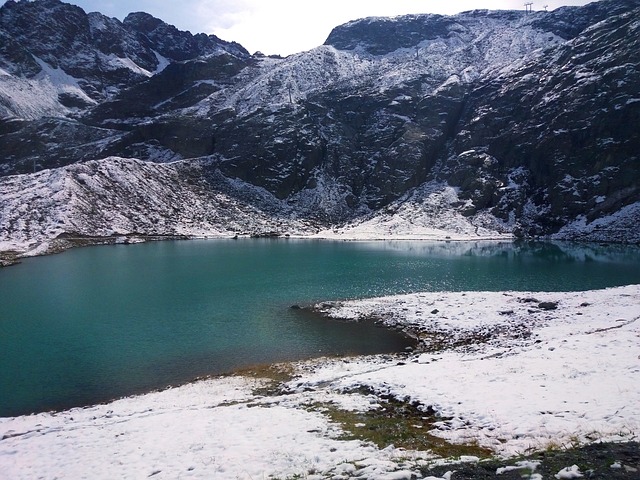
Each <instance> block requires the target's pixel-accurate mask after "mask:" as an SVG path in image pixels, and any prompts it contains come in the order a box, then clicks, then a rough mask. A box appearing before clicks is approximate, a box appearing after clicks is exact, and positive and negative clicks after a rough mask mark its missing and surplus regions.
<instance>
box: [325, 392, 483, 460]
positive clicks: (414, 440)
mask: <svg viewBox="0 0 640 480" xmlns="http://www.w3.org/2000/svg"><path fill="white" fill-rule="evenodd" d="M380 404H381V405H382V408H376V409H372V410H369V411H366V412H357V411H348V410H343V409H340V408H338V407H337V406H336V405H334V404H316V405H315V406H314V409H316V410H319V411H321V412H322V413H324V414H325V415H327V416H328V417H329V418H330V419H331V420H332V421H333V422H335V423H337V424H339V425H340V426H341V428H342V429H343V431H344V432H345V433H344V435H343V436H342V438H343V439H345V440H362V441H369V442H372V443H374V444H375V445H377V446H378V447H379V448H381V449H382V448H386V447H388V446H389V445H394V446H395V447H396V448H404V449H407V450H419V451H430V452H432V453H433V454H435V455H438V456H440V457H444V458H459V457H461V456H476V457H479V458H489V457H491V455H492V453H493V452H492V451H491V450H489V449H488V448H484V447H481V446H480V445H478V443H477V442H474V441H471V442H469V443H467V444H464V445H457V444H452V443H449V442H447V441H446V440H444V439H442V438H440V437H437V436H435V435H432V434H430V433H429V430H431V429H432V428H433V427H434V423H435V422H437V421H441V420H442V418H440V417H437V416H436V415H435V412H432V411H429V409H428V408H427V409H426V411H424V410H422V409H420V408H419V407H418V406H417V405H414V404H411V403H408V402H405V401H401V400H398V399H394V398H385V399H381V400H380Z"/></svg>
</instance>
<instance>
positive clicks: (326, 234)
mask: <svg viewBox="0 0 640 480" xmlns="http://www.w3.org/2000/svg"><path fill="white" fill-rule="evenodd" d="M445 233H446V234H445ZM247 239H269V240H279V241H288V240H314V241H329V242H396V241H397V242H434V243H473V242H489V243H517V242H541V243H560V244H575V245H608V244H610V245H618V246H628V247H634V246H638V244H636V243H629V242H626V243H625V242H616V241H613V240H612V241H608V242H604V241H600V240H598V241H596V240H593V241H589V240H563V239H554V238H551V237H531V238H529V237H527V238H519V237H516V236H514V235H512V234H496V235H459V234H453V233H450V232H443V234H437V235H433V234H406V235H393V236H390V235H385V234H384V233H378V234H375V233H374V232H369V233H367V234H365V235H347V234H340V233H335V234H334V233H333V232H330V231H329V230H324V231H321V232H318V233H310V234H306V235H302V234H289V233H276V232H262V233H246V232H245V233H230V234H220V235H210V236H203V235H186V234H184V235H183V234H166V235H161V234H138V233H128V234H114V235H107V236H94V235H84V234H61V235H59V236H57V237H55V238H52V239H47V240H44V241H42V242H40V243H36V244H35V245H31V246H28V247H27V246H25V245H23V244H18V243H15V242H9V241H4V242H0V268H3V267H8V266H12V265H17V264H19V263H21V261H22V260H23V259H26V258H33V257H39V256H47V255H55V254H58V253H64V252H66V251H68V250H72V249H75V248H84V247H95V246H103V245H133V244H138V243H148V242H158V241H175V240H185V241H187V240H211V241H215V240H247Z"/></svg>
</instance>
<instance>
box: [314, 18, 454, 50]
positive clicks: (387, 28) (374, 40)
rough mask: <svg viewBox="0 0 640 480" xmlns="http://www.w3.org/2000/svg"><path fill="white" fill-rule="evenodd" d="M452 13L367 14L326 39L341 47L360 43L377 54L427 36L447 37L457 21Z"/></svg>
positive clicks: (363, 47)
mask: <svg viewBox="0 0 640 480" xmlns="http://www.w3.org/2000/svg"><path fill="white" fill-rule="evenodd" d="M455 23H456V22H455V21H454V20H453V19H452V18H451V17H444V16H441V15H407V16H404V17H398V18H365V19H362V20H357V21H354V22H349V23H347V24H345V25H341V26H339V27H336V28H334V29H333V30H332V31H331V33H330V34H329V37H328V38H327V40H326V41H325V45H331V46H332V47H335V48H337V49H339V50H353V49H356V48H358V47H360V48H361V49H362V50H364V51H365V52H367V53H371V54H373V55H384V54H385V53H390V52H393V51H395V50H397V49H399V48H412V47H414V46H415V45H417V44H418V43H420V42H421V41H423V40H433V39H435V38H439V37H446V36H447V35H448V34H449V28H450V27H452V26H453V25H455Z"/></svg>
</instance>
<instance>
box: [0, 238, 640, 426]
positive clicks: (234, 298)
mask: <svg viewBox="0 0 640 480" xmlns="http://www.w3.org/2000/svg"><path fill="white" fill-rule="evenodd" d="M634 283H640V248H638V247H633V246H632V247H625V246H600V245H574V244H562V243H557V244H551V243H475V242H469V243H456V242H450V243H445V242H439V243H436V242H408V241H404V242H391V241H389V242H337V241H313V240H293V239H287V240H285V239H240V240H201V241H200V240H193V241H167V242H154V243H147V244H139V245H114V246H104V247H91V248H82V249H75V250H71V251H68V252H65V253H63V254H60V255H53V256H48V257H40V258H32V259H27V260H25V261H24V262H23V263H22V264H20V265H17V266H13V267H9V268H4V269H0V352H2V361H1V363H0V416H13V415H18V414H24V413H30V412H37V411H43V410H48V409H60V408H67V407H72V406H81V405H87V404H92V403H97V402H102V401H107V400H110V399H113V398H117V397H119V396H124V395H129V394H133V393H139V392H144V391H149V390H152V389H156V388H162V387H165V386H167V385H175V384H180V383H184V382H187V381H190V380H192V379H194V378H196V377H199V376H204V375H211V374H220V373H225V372H230V371H232V370H234V369H238V368H242V367H246V366H250V365H255V364H261V363H268V362H276V361H285V360H293V359H304V358H310V357H317V356H322V355H345V354H369V353H384V352H395V351H400V350H402V349H404V348H405V347H406V346H407V345H408V340H407V339H406V338H404V337H402V336H401V335H399V334H397V333H394V332H389V331H387V330H385V329H382V328H379V327H375V326H373V325H368V324H367V325H362V324H350V323H343V322H339V321H335V320H327V319H323V318H320V317H317V316H313V315H310V314H308V313H305V312H304V311H300V310H296V309H292V308H290V307H291V306H292V305H294V304H295V305H309V304H311V303H313V302H317V301H322V300H337V299H349V298H363V297H372V296H380V295H389V294H397V293H408V292H414V291H443V290H450V291H460V290H494V291H497V290H534V291H535V290H555V291H568V290H585V289H595V288H604V287H610V286H618V285H626V284H634Z"/></svg>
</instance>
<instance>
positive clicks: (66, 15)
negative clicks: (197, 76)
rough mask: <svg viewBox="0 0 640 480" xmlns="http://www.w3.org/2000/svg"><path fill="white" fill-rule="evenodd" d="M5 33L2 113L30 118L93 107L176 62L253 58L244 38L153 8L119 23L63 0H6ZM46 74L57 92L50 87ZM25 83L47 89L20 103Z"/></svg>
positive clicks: (0, 12)
mask: <svg viewBox="0 0 640 480" xmlns="http://www.w3.org/2000/svg"><path fill="white" fill-rule="evenodd" d="M0 39H2V40H3V46H0V68H1V69H2V71H3V72H4V73H6V74H7V75H2V76H1V77H0V80H3V83H4V85H3V90H2V91H0V104H4V108H3V110H2V111H0V115H1V117H6V116H15V117H18V118H26V119H37V118H41V117H42V116H49V115H56V116H66V115H68V114H69V113H70V112H69V111H68V110H67V109H66V108H65V107H69V106H80V107H87V106H90V105H94V104H95V103H96V102H98V101H102V100H104V99H106V98H109V97H111V96H113V95H114V94H115V93H117V92H118V91H120V90H122V89H125V88H127V87H130V86H131V85H133V84H135V83H138V82H140V81H142V80H144V79H146V78H149V77H151V76H152V75H153V74H154V73H157V72H158V71H160V70H162V68H164V67H165V66H166V65H167V64H168V63H170V62H175V61H182V60H186V59H190V58H196V57H199V56H201V55H207V54H215V53H220V52H232V53H233V54H235V55H239V56H248V52H246V50H244V48H242V47H241V46H240V45H238V44H235V43H230V42H225V41H223V40H220V39H218V38H217V37H215V36H207V35H204V34H200V35H196V36H193V35H191V34H190V33H189V32H181V31H179V30H178V29H176V28H175V27H173V26H171V25H167V24H166V23H164V22H162V21H161V20H159V19H156V18H154V17H152V16H151V15H148V14H143V13H137V14H131V15H129V16H128V17H127V18H126V19H125V21H124V22H120V21H119V20H117V19H115V18H109V17H106V16H104V15H102V14H100V13H97V12H94V13H89V14H87V13H85V12H84V11H83V10H82V9H81V8H79V7H77V6H74V5H70V4H66V3H63V2H61V1H59V0H35V1H33V2H31V1H30V2H15V1H13V0H9V1H7V2H6V3H4V4H3V5H2V6H1V7H0ZM7 76H9V77H14V78H13V82H7V81H6V80H7V79H6V78H3V77H7ZM45 77H49V78H50V82H51V83H53V84H54V85H56V86H57V87H58V89H59V91H57V92H56V91H55V90H53V91H51V89H50V88H48V84H47V82H46V81H44V80H45ZM16 82H17V85H14V83H16ZM33 82H36V84H35V85H32V83H33ZM25 85H26V86H27V88H28V87H29V86H32V88H35V89H40V90H42V91H41V92H40V93H39V94H32V95H30V96H31V100H30V101H29V102H27V103H29V104H30V105H29V106H30V107H31V108H27V107H25V106H24V105H23V103H24V102H22V103H21V102H20V101H19V100H20V98H19V97H20V96H21V93H22V92H21V86H25ZM69 89H71V90H72V91H71V92H69V91H66V90H69ZM56 93H57V94H58V95H56ZM22 96H23V95H22ZM70 103H71V104H74V105H69V104H70ZM38 104H39V105H38ZM52 105H53V106H55V108H52ZM1 117H0V118H1Z"/></svg>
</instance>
